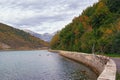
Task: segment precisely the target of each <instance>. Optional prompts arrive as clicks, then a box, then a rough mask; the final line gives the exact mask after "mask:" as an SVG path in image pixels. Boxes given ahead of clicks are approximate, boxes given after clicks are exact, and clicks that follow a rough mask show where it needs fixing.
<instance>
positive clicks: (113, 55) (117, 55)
mask: <svg viewBox="0 0 120 80" xmlns="http://www.w3.org/2000/svg"><path fill="white" fill-rule="evenodd" d="M105 56H109V57H118V58H120V54H105Z"/></svg>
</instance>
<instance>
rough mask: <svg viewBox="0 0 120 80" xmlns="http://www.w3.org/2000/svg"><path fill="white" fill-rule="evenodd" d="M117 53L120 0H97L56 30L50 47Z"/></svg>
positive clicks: (119, 49)
mask: <svg viewBox="0 0 120 80" xmlns="http://www.w3.org/2000/svg"><path fill="white" fill-rule="evenodd" d="M93 47H94V50H95V52H98V53H114V54H115V53H119V54H120V0H99V2H98V3H95V4H94V5H93V6H90V7H88V8H87V9H86V10H84V11H83V13H82V14H81V15H80V16H78V17H75V18H74V19H73V20H72V22H71V23H69V24H68V25H66V26H65V28H63V29H62V30H61V31H60V32H59V33H57V34H56V35H55V36H54V37H53V39H52V41H51V48H52V49H62V50H69V51H80V52H87V53H91V52H92V48H93Z"/></svg>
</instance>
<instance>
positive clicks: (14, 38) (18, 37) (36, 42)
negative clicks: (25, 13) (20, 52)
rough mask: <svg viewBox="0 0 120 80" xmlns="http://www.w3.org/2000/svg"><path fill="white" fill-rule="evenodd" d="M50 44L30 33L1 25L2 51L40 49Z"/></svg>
mask: <svg viewBox="0 0 120 80" xmlns="http://www.w3.org/2000/svg"><path fill="white" fill-rule="evenodd" d="M47 46H48V43H47V42H45V41H43V40H41V39H39V38H36V37H34V36H32V35H30V34H29V33H26V32H24V31H23V30H19V29H16V28H13V27H11V26H9V25H6V24H3V23H0V49H2V50H3V49H39V48H42V47H47Z"/></svg>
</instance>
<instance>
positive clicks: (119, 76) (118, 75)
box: [116, 72, 120, 80]
mask: <svg viewBox="0 0 120 80" xmlns="http://www.w3.org/2000/svg"><path fill="white" fill-rule="evenodd" d="M116 80H120V73H118V72H117V74H116Z"/></svg>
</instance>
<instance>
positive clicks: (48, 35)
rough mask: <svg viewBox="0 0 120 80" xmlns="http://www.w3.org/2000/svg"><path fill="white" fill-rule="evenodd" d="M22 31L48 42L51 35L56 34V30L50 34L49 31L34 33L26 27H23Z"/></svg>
mask: <svg viewBox="0 0 120 80" xmlns="http://www.w3.org/2000/svg"><path fill="white" fill-rule="evenodd" d="M24 31H25V32H27V33H30V34H31V35H33V36H35V37H37V38H40V39H42V40H44V41H46V42H50V41H51V39H52V37H53V36H54V35H55V34H56V32H54V33H51V34H50V33H44V34H39V33H35V32H33V31H31V30H27V29H24Z"/></svg>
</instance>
